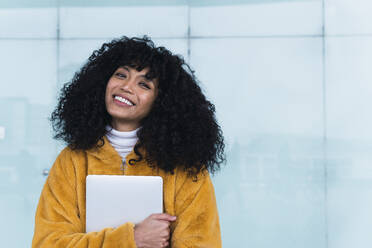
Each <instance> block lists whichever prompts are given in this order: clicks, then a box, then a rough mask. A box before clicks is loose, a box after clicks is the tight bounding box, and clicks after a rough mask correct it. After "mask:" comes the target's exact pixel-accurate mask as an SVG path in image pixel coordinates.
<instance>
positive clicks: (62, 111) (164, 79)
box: [50, 36, 226, 176]
mask: <svg viewBox="0 0 372 248" xmlns="http://www.w3.org/2000/svg"><path fill="white" fill-rule="evenodd" d="M120 66H131V67H133V68H135V69H136V70H137V71H141V70H142V69H144V68H149V71H148V73H147V78H148V79H154V78H155V79H157V80H158V82H159V84H158V95H157V97H156V99H155V101H154V104H153V107H152V109H151V110H150V112H149V114H148V115H147V116H146V117H145V118H143V119H142V120H141V123H140V125H141V127H142V128H140V129H139V131H138V133H137V135H138V142H137V144H136V145H135V147H134V151H135V153H136V155H137V159H135V160H134V161H133V160H131V161H129V162H130V163H131V164H133V163H134V162H136V161H140V160H142V159H143V158H144V156H143V154H141V152H140V149H139V148H143V149H144V150H145V154H146V156H145V159H146V161H147V162H148V163H149V165H150V166H151V167H155V166H156V167H158V168H161V169H163V170H164V171H166V172H170V173H174V169H175V167H176V166H180V167H183V168H184V169H185V170H187V171H188V174H189V175H194V176H195V175H197V174H198V173H199V172H201V171H204V170H205V169H206V170H208V171H209V172H211V173H212V174H214V173H215V172H216V171H218V170H219V169H220V165H221V164H222V163H224V162H225V160H226V159H225V154H224V148H225V144H224V138H223V135H222V131H221V128H220V126H219V125H218V123H217V121H216V118H215V106H214V105H213V104H212V103H211V102H209V101H208V100H207V99H206V97H205V96H204V94H203V93H202V90H201V88H200V87H199V85H198V80H197V79H196V77H195V74H194V71H193V70H192V69H190V67H189V65H187V64H186V62H185V61H184V59H183V58H182V56H180V55H174V54H172V53H171V52H170V51H169V50H167V49H166V48H164V47H162V46H160V47H156V46H155V45H154V43H153V41H152V40H151V39H150V38H149V37H148V36H143V38H138V37H133V38H128V37H126V36H123V37H121V38H119V39H114V40H112V41H111V42H108V43H104V44H103V45H102V46H101V48H100V49H98V50H95V51H94V52H93V54H92V55H91V56H90V57H89V59H88V61H87V62H86V64H85V65H84V66H83V67H82V68H81V69H80V70H79V71H78V72H77V73H75V75H74V77H73V78H72V80H71V81H70V82H68V83H66V84H65V85H64V86H63V88H62V90H61V94H60V97H59V102H58V105H57V107H56V108H55V110H54V111H53V112H52V114H51V117H50V120H51V122H52V127H53V130H54V132H55V135H54V138H56V139H61V140H64V141H65V142H66V143H67V144H68V145H69V147H71V149H77V150H79V149H81V150H86V149H91V148H94V147H100V146H103V144H104V139H103V136H104V135H105V134H106V132H107V131H106V129H105V127H106V126H107V125H111V116H110V115H109V113H108V112H107V110H106V106H105V91H106V85H107V82H108V80H109V79H110V77H111V76H112V74H113V73H114V72H115V70H116V69H117V68H118V67H120Z"/></svg>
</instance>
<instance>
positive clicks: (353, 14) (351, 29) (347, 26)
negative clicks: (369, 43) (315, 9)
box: [324, 0, 372, 35]
mask: <svg viewBox="0 0 372 248" xmlns="http://www.w3.org/2000/svg"><path fill="white" fill-rule="evenodd" d="M324 2H325V17H326V20H325V25H326V32H327V34H328V35H345V34H347V35H350V34H371V33H372V22H371V11H372V2H371V1H369V0H325V1H324Z"/></svg>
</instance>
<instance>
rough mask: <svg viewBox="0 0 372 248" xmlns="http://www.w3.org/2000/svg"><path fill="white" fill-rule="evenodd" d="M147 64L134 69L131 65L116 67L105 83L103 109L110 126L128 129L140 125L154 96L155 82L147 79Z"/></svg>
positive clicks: (155, 92) (122, 129) (149, 108)
mask: <svg viewBox="0 0 372 248" xmlns="http://www.w3.org/2000/svg"><path fill="white" fill-rule="evenodd" d="M148 71H149V68H144V69H143V70H142V71H137V70H136V69H135V68H133V67H130V66H121V67H119V68H118V69H117V70H116V71H115V72H114V74H113V75H112V76H111V78H110V79H109V81H108V83H107V86H106V94H105V103H106V110H107V112H108V113H109V114H110V115H111V117H112V123H111V125H112V127H113V128H114V129H116V130H119V131H131V130H134V129H136V128H138V127H139V125H140V121H141V120H142V119H143V118H144V117H146V116H147V114H148V113H149V112H150V110H151V107H152V105H153V103H154V101H155V99H156V96H157V93H158V84H157V81H156V80H155V79H152V80H148V79H147V78H146V74H147V73H148Z"/></svg>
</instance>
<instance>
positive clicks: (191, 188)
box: [32, 137, 221, 248]
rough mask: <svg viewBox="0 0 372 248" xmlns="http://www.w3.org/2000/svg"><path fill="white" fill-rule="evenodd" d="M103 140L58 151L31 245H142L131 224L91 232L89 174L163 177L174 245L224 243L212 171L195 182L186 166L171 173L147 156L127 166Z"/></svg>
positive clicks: (117, 247) (45, 247)
mask: <svg viewBox="0 0 372 248" xmlns="http://www.w3.org/2000/svg"><path fill="white" fill-rule="evenodd" d="M104 139H105V144H104V146H103V147H101V148H99V149H91V150H87V151H73V150H71V149H70V148H68V147H66V148H65V149H64V150H63V151H61V153H60V154H59V155H58V157H57V159H56V161H55V163H54V164H53V166H52V168H51V169H50V173H49V176H48V178H47V180H46V182H45V185H44V187H43V189H42V193H41V196H40V199H39V203H38V206H37V210H36V215H35V230H34V236H33V240H32V248H37V247H38V248H50V247H63V248H67V247H74V248H82V247H84V248H86V247H89V248H94V247H97V248H98V247H104V248H109V247H112V248H121V247H122V248H132V247H137V246H136V243H135V240H134V229H133V228H134V224H133V223H131V222H127V223H123V224H122V225H121V226H119V227H117V228H112V227H107V228H104V229H102V230H100V231H99V232H89V233H86V230H85V179H86V176H87V175H141V176H161V177H162V178H163V207H164V212H166V213H168V214H170V215H175V216H177V220H176V221H175V222H174V223H172V224H171V227H170V230H171V238H170V242H169V243H170V247H174V248H181V247H213V248H215V247H221V234H220V225H219V218H218V212H217V206H216V199H215V193H214V188H213V184H212V182H211V179H210V175H209V173H208V172H205V173H200V174H199V175H198V180H197V181H196V182H195V181H193V179H192V178H190V177H188V176H187V172H185V171H184V170H183V169H180V168H177V169H175V173H174V174H173V175H172V174H170V173H166V172H165V171H163V170H161V169H158V168H157V169H153V168H150V167H149V166H148V165H147V163H146V161H145V160H144V159H143V160H142V161H140V162H136V163H135V164H134V165H129V164H128V162H127V163H126V165H125V167H124V170H123V169H122V168H121V166H122V160H121V157H120V155H119V154H118V153H117V152H116V150H115V149H114V148H113V147H112V146H111V144H110V143H109V142H108V140H107V138H106V137H104ZM141 152H142V153H144V151H143V150H141ZM132 158H136V155H135V153H134V151H132V152H131V153H130V154H128V155H127V157H126V161H129V160H130V159H132Z"/></svg>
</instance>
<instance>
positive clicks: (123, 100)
mask: <svg viewBox="0 0 372 248" xmlns="http://www.w3.org/2000/svg"><path fill="white" fill-rule="evenodd" d="M115 99H116V100H119V101H120V102H123V103H126V104H128V105H130V106H133V103H131V102H130V101H128V100H127V99H125V98H122V97H121V96H115Z"/></svg>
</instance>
